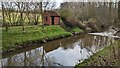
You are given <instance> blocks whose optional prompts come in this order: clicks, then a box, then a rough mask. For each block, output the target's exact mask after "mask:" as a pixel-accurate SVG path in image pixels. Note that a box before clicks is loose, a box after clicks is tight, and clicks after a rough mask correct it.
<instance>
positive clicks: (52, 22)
mask: <svg viewBox="0 0 120 68" xmlns="http://www.w3.org/2000/svg"><path fill="white" fill-rule="evenodd" d="M51 18H52V20H51V21H52V25H54V17H51Z"/></svg>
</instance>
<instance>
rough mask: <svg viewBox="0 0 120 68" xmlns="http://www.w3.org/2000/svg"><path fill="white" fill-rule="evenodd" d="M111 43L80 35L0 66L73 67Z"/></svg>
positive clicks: (3, 60)
mask: <svg viewBox="0 0 120 68" xmlns="http://www.w3.org/2000/svg"><path fill="white" fill-rule="evenodd" d="M112 42H114V39H113V38H109V37H102V36H91V35H80V36H76V37H69V38H65V39H60V40H55V41H51V42H48V43H44V44H43V45H42V46H41V47H38V48H36V49H33V50H29V51H26V52H22V53H20V54H16V55H13V56H11V57H7V58H3V59H1V60H0V61H1V65H2V66H42V65H44V66H75V65H76V64H77V63H79V62H82V61H83V60H84V59H87V58H89V57H90V56H91V55H93V54H94V53H96V52H97V51H99V50H100V49H103V48H104V47H106V46H109V45H110V44H112Z"/></svg>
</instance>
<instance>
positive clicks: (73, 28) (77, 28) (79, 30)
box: [70, 27, 83, 33]
mask: <svg viewBox="0 0 120 68" xmlns="http://www.w3.org/2000/svg"><path fill="white" fill-rule="evenodd" d="M70 32H72V33H74V32H83V30H82V29H80V28H79V27H72V28H71V30H70Z"/></svg>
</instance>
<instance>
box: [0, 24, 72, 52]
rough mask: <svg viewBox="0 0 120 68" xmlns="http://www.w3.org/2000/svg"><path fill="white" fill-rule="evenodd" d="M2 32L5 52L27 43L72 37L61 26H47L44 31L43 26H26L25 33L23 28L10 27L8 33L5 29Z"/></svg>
mask: <svg viewBox="0 0 120 68" xmlns="http://www.w3.org/2000/svg"><path fill="white" fill-rule="evenodd" d="M0 30H2V50H3V52H4V51H7V50H10V49H12V48H15V47H17V46H19V45H21V44H24V43H26V42H32V41H38V40H39V41H42V40H43V39H44V40H47V39H54V38H58V37H65V36H70V35H71V33H70V32H67V31H65V30H64V29H63V28H61V27H60V26H46V27H44V29H42V27H41V26H38V27H37V28H36V29H35V28H33V26H26V27H25V32H23V31H22V27H21V26H19V27H18V26H17V27H10V29H9V30H8V32H6V31H5V29H3V28H1V29H0Z"/></svg>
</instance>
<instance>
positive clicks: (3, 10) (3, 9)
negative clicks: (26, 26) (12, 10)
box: [2, 2, 8, 31]
mask: <svg viewBox="0 0 120 68" xmlns="http://www.w3.org/2000/svg"><path fill="white" fill-rule="evenodd" d="M4 12H5V8H4V5H3V2H2V17H3V23H4V24H5V25H4V26H5V29H6V31H8V25H7V23H6V22H5V15H4Z"/></svg>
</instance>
